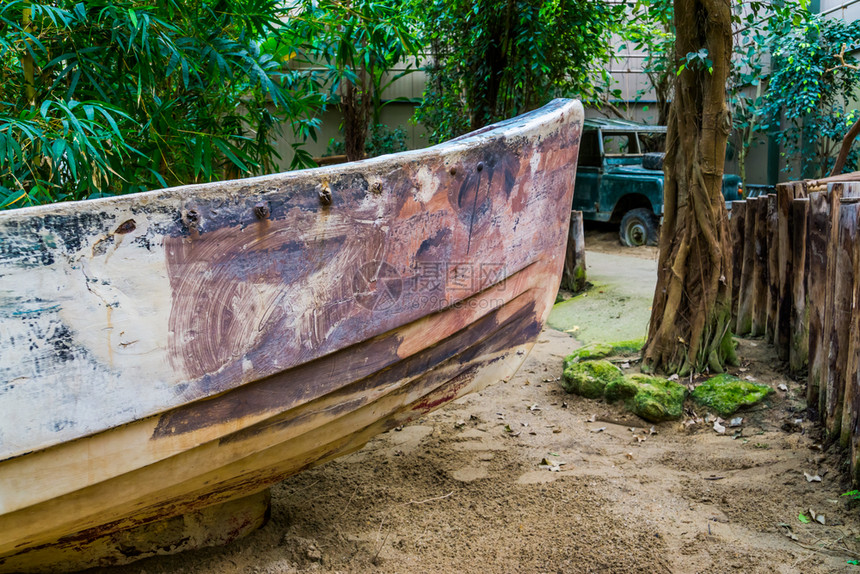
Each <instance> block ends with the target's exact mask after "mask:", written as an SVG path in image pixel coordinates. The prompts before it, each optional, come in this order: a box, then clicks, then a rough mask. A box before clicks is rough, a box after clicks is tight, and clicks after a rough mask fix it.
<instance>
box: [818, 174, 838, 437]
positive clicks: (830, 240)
mask: <svg viewBox="0 0 860 574" xmlns="http://www.w3.org/2000/svg"><path fill="white" fill-rule="evenodd" d="M842 188H843V186H842V184H841V183H836V184H831V185H829V186H828V189H827V192H826V197H827V203H828V214H829V217H830V220H829V222H828V225H827V231H828V235H827V242H826V252H825V253H826V257H825V260H826V263H827V270H826V273H825V275H824V323H823V326H822V333H821V343H822V345H823V347H824V348H823V354H824V360H823V361H822V363H821V374H820V376H821V380H820V384H819V388H818V404H819V408H820V416H821V421H822V423H824V424H826V420H827V404H828V396H827V394H828V388H827V384H828V383H827V381H828V380H829V378H830V364H831V361H830V333H831V331H832V330H833V323H834V315H833V313H834V308H833V293H834V284H835V276H836V245H837V242H838V239H839V225H838V220H839V206H840V203H841V200H842Z"/></svg>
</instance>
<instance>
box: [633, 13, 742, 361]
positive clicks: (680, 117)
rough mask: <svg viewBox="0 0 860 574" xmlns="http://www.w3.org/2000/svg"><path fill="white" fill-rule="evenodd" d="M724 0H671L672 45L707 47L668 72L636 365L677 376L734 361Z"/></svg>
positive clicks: (728, 34)
mask: <svg viewBox="0 0 860 574" xmlns="http://www.w3.org/2000/svg"><path fill="white" fill-rule="evenodd" d="M731 26H732V24H731V9H730V4H729V2H728V0H675V29H676V30H677V36H676V39H675V54H676V58H677V61H684V60H685V57H686V54H688V53H690V52H693V53H696V52H698V51H699V50H700V49H702V48H705V49H707V51H708V59H709V60H710V61H711V62H712V69H711V70H709V69H707V67H706V66H704V65H696V66H694V65H689V66H687V67H686V68H685V69H684V70H683V71H682V72H681V73H680V74H679V75H678V76H677V77H676V78H675V99H674V101H673V102H672V109H671V112H670V114H669V126H668V133H667V137H666V142H667V149H666V159H665V163H664V171H665V174H666V181H665V188H664V202H663V204H664V207H663V209H664V221H663V230H662V234H661V236H660V261H659V266H658V276H657V289H656V291H655V293H654V305H653V311H652V315H651V324H650V327H649V331H648V342H647V344H646V346H645V349H644V351H643V359H644V361H643V366H644V367H645V368H647V369H648V370H650V371H658V370H659V371H665V372H671V373H678V374H681V375H684V374H687V373H689V372H691V371H704V370H710V371H711V372H722V371H723V370H724V366H725V365H726V364H727V363H728V364H734V363H735V362H736V360H737V359H736V356H735V351H734V345H733V342H732V339H731V329H730V323H731V302H732V261H731V254H732V246H731V234H730V232H729V226H728V217H727V214H726V205H725V200H724V199H723V195H722V180H723V164H724V162H725V153H726V140H727V139H728V135H729V133H730V131H731V127H732V120H731V114H730V113H729V111H728V108H727V106H726V93H725V90H726V83H727V82H728V75H729V66H730V57H731V53H732V27H731Z"/></svg>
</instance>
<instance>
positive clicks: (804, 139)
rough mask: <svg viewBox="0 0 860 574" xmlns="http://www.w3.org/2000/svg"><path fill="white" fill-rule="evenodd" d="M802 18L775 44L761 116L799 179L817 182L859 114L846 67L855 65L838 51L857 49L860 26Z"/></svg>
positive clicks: (859, 77)
mask: <svg viewBox="0 0 860 574" xmlns="http://www.w3.org/2000/svg"><path fill="white" fill-rule="evenodd" d="M805 16H806V18H805V19H804V20H802V21H800V22H798V21H794V22H793V27H792V29H791V30H790V31H789V32H788V33H786V34H784V35H780V36H779V37H777V38H776V41H775V42H774V49H773V62H772V66H773V72H772V73H771V74H770V76H769V85H768V91H767V95H766V97H765V98H764V104H763V106H762V109H761V115H762V117H763V118H764V119H765V122H766V125H767V128H769V129H770V130H771V132H772V133H773V134H774V136H775V137H776V140H777V141H778V142H779V143H780V144H782V145H783V148H784V150H785V153H786V154H787V155H789V156H796V157H798V158H800V160H801V162H802V164H801V167H802V171H803V175H804V176H806V177H820V176H822V175H825V174H827V173H828V172H829V171H830V168H831V167H832V165H833V162H834V160H835V155H836V152H837V151H838V149H839V145H840V144H841V139H842V137H843V136H844V135H845V133H846V132H847V131H848V129H849V128H850V127H851V125H852V124H853V123H854V122H855V121H856V120H857V118H858V113H860V112H858V110H857V109H856V108H854V107H852V100H853V98H854V97H856V95H857V90H858V87H860V74H858V73H857V71H856V69H852V68H851V66H856V65H857V63H858V62H857V60H856V59H854V58H853V57H851V56H850V55H849V56H845V58H844V62H842V61H840V60H839V57H838V56H839V54H840V52H842V51H843V49H844V51H845V52H846V53H848V54H850V53H851V52H853V51H855V50H857V49H858V47H860V21H854V22H846V21H844V20H842V19H838V18H834V19H827V18H823V17H821V16H819V15H817V14H806V15H805ZM843 64H846V65H843ZM857 156H858V151H857V150H856V149H855V150H854V152H853V154H852V156H851V157H849V161H848V162H847V164H846V165H848V166H851V165H856V162H857ZM846 171H850V168H849V169H848V170H846Z"/></svg>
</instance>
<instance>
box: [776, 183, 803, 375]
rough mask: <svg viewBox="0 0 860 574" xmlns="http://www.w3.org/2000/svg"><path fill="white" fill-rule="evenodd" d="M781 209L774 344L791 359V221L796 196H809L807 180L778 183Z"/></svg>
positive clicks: (782, 357)
mask: <svg viewBox="0 0 860 574" xmlns="http://www.w3.org/2000/svg"><path fill="white" fill-rule="evenodd" d="M776 190H777V211H778V216H777V217H778V224H777V225H778V228H779V229H778V231H777V233H778V236H779V238H778V245H779V248H778V249H779V251H778V253H777V261H778V269H777V274H778V291H779V294H778V298H777V305H776V306H777V309H776V320H775V325H774V330H775V334H774V346H775V347H776V352H777V356H778V357H779V358H780V359H782V360H784V361H785V360H788V359H789V346H790V337H791V308H792V297H791V292H792V287H791V278H792V277H793V273H792V249H791V246H792V245H793V238H792V236H791V232H792V229H793V223H792V221H791V202H792V200H793V199H795V198H799V197H806V195H807V193H806V187H805V184H804V183H803V182H795V183H793V184H782V185H778V186H777V188H776Z"/></svg>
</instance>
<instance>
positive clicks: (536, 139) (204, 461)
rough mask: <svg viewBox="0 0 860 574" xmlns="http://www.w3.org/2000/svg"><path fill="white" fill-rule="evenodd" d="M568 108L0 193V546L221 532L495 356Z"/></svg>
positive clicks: (551, 180)
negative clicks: (326, 150) (344, 156)
mask: <svg viewBox="0 0 860 574" xmlns="http://www.w3.org/2000/svg"><path fill="white" fill-rule="evenodd" d="M581 126H582V107H581V105H580V104H579V103H578V102H575V101H569V100H556V101H554V102H552V103H550V104H549V105H547V106H546V107H544V108H542V109H540V110H537V111H535V112H532V113H529V114H526V115H524V116H520V117H518V118H515V119H513V120H509V121H505V122H502V123H499V124H496V125H493V126H490V127H487V128H484V129H483V130H479V131H477V132H474V133H472V134H469V135H466V136H463V137H461V138H457V139H455V140H452V141H450V142H447V143H445V144H441V145H438V146H435V147H432V148H428V149H424V150H419V151H414V152H407V153H402V154H397V155H392V156H386V157H382V158H376V159H371V160H365V161H361V162H356V163H352V164H345V165H338V166H331V167H327V168H319V169H313V170H308V171H302V172H293V173H285V174H278V175H272V176H266V177H259V178H254V179H245V180H237V181H229V182H221V183H213V184H206V185H192V186H185V187H179V188H174V189H166V190H160V191H153V192H148V193H143V194H138V195H131V196H123V197H114V198H109V199H100V200H93V201H86V202H79V203H66V204H57V205H50V206H43V207H38V208H28V209H21V210H17V211H9V212H5V213H2V214H0V571H2V572H9V571H17V570H26V571H58V570H60V569H61V568H65V569H78V568H83V567H85V566H92V565H99V564H101V565H106V564H114V563H122V562H127V561H130V560H132V559H134V558H138V557H143V556H148V555H152V554H155V553H164V552H170V551H175V550H177V549H182V548H184V547H185V546H183V544H185V545H186V546H187V545H189V544H190V545H195V544H209V543H212V542H223V541H225V540H229V539H231V538H235V537H236V536H238V535H240V534H242V533H243V532H246V531H248V530H249V529H252V528H255V527H257V526H259V524H260V523H261V522H262V520H263V517H262V516H263V510H260V511H259V512H257V511H253V510H249V511H246V512H244V513H243V511H242V510H241V509H242V508H258V509H265V499H264V498H263V497H264V495H260V496H257V497H255V498H253V499H252V500H250V502H247V499H246V502H247V504H238V503H236V502H229V501H236V500H237V499H241V498H242V497H246V496H248V495H251V494H253V493H259V492H265V489H266V488H267V487H268V486H269V485H271V484H273V483H275V482H278V481H280V480H282V479H283V478H285V477H287V476H288V475H291V474H294V473H296V472H298V471H300V470H302V469H304V468H307V467H309V466H311V465H315V464H319V463H321V462H324V461H326V460H330V459H332V458H334V457H337V456H340V455H343V454H345V453H348V452H350V451H353V450H355V449H357V448H359V447H361V446H362V445H363V444H365V443H366V442H367V440H369V439H370V438H371V437H372V436H374V435H375V434H377V433H379V432H382V431H385V430H387V429H390V428H393V427H396V426H398V425H402V424H403V423H405V422H407V421H409V420H412V419H414V418H416V417H420V416H421V415H423V414H424V413H426V412H428V411H430V410H432V409H434V408H436V407H438V406H439V405H441V404H443V403H445V402H447V401H450V400H452V399H455V398H457V397H459V396H461V395H463V394H465V393H468V392H471V391H474V390H476V389H478V388H480V387H481V386H483V385H486V384H487V383H490V382H495V381H498V380H501V379H507V378H509V377H511V376H512V375H513V374H514V372H515V371H516V370H517V368H518V367H519V365H520V364H521V363H522V361H523V360H524V358H525V356H526V353H527V352H528V350H529V349H530V348H531V345H532V344H533V343H534V340H535V337H536V336H537V334H538V333H539V332H540V330H541V327H542V326H543V324H544V321H545V319H546V317H547V314H548V313H549V310H550V307H551V306H552V304H553V302H554V297H555V293H556V290H557V288H558V285H559V280H560V275H561V271H562V265H563V260H564V246H565V238H566V234H567V225H568V221H569V218H570V206H571V199H572V194H573V177H574V172H575V169H576V158H577V151H578V145H579V139H580V134H581ZM240 502H241V501H240ZM225 504H226V505H225ZM230 504H232V505H233V507H232V510H223V509H224V508H228V507H229V505H230ZM254 505H256V506H254ZM218 512H225V513H227V515H229V520H227V519H224V520H222V519H221V518H219V515H218ZM207 513H208V514H207ZM222 518H223V516H222ZM213 523H219V524H221V525H222V527H221V531H220V533H219V532H214V533H213V532H209V530H211V529H212V528H214V527H213V526H212V524H213ZM201 525H203V526H201ZM180 530H181V531H182V537H180V539H182V540H185V542H183V543H179V542H176V541H175V540H174V541H172V542H171V541H170V540H171V538H170V536H171V532H173V534H174V535H175V534H176V532H179V531H180ZM201 530H206V531H207V532H202V533H201V532H200V531H201ZM189 532H191V533H190V534H189ZM174 538H177V536H174ZM189 539H190V542H189V541H188V540H189ZM139 540H144V541H147V542H146V543H147V544H149V545H150V546H151V548H142V547H141V543H139ZM165 540H167V541H168V542H165Z"/></svg>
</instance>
